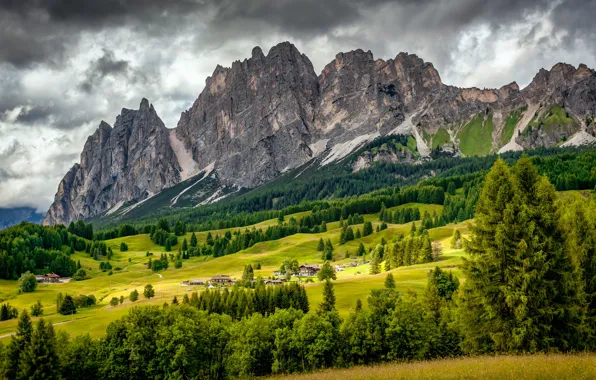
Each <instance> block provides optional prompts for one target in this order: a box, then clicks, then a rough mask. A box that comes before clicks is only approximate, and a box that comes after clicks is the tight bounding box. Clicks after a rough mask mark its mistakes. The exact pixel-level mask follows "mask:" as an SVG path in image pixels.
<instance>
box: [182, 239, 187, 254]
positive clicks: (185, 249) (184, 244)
mask: <svg viewBox="0 0 596 380" xmlns="http://www.w3.org/2000/svg"><path fill="white" fill-rule="evenodd" d="M181 249H182V252H186V251H188V242H187V241H186V238H184V240H183V241H182V248H181Z"/></svg>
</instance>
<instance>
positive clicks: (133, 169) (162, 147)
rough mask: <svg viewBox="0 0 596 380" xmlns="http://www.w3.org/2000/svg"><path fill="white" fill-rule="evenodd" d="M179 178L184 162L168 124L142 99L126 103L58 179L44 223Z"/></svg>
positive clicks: (91, 212)
mask: <svg viewBox="0 0 596 380" xmlns="http://www.w3.org/2000/svg"><path fill="white" fill-rule="evenodd" d="M179 181H180V166H179V165H178V161H177V159H176V156H175V154H174V152H173V151H172V148H171V146H170V142H169V137H168V130H167V129H166V127H165V126H164V124H163V122H162V121H161V119H160V118H159V117H158V116H157V113H156V112H155V110H154V109H153V106H152V105H149V102H148V101H147V100H146V99H143V101H142V102H141V105H140V108H139V110H129V109H123V110H122V113H121V114H120V115H119V116H118V117H117V119H116V123H115V124H114V128H112V127H110V126H109V125H108V124H107V123H105V122H102V123H101V124H100V126H99V128H98V129H97V130H96V131H95V133H94V134H93V135H91V136H90V137H89V138H88V139H87V142H86V143H85V147H84V149H83V152H82V153H81V162H80V164H75V165H74V166H73V167H72V168H71V169H70V170H69V172H68V173H67V174H66V176H65V177H64V179H62V182H60V185H59V187H58V192H57V193H56V197H55V201H54V203H53V204H52V206H51V207H50V210H49V211H48V213H47V215H46V218H45V220H44V223H45V224H57V223H63V224H67V223H69V222H70V221H72V220H76V219H85V218H89V217H93V216H95V215H98V214H100V213H102V212H104V211H106V210H109V209H110V208H112V207H114V206H116V205H118V204H122V203H124V202H126V201H130V200H133V199H136V200H139V199H143V198H144V197H147V196H148V195H149V194H152V193H157V192H159V191H161V190H162V189H164V188H167V187H170V186H173V185H175V184H176V183H178V182H179Z"/></svg>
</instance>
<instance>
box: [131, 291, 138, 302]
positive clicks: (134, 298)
mask: <svg viewBox="0 0 596 380" xmlns="http://www.w3.org/2000/svg"><path fill="white" fill-rule="evenodd" d="M128 299H129V300H130V302H136V301H138V299H139V291H138V290H136V289H135V290H133V291H132V292H130V295H129V296H128Z"/></svg>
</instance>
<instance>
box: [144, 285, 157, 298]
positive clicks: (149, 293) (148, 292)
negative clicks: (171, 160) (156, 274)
mask: <svg viewBox="0 0 596 380" xmlns="http://www.w3.org/2000/svg"><path fill="white" fill-rule="evenodd" d="M143 297H145V298H147V299H150V298H153V297H155V289H153V285H151V284H147V285H145V290H143Z"/></svg>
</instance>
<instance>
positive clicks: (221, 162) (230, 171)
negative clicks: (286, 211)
mask: <svg viewBox="0 0 596 380" xmlns="http://www.w3.org/2000/svg"><path fill="white" fill-rule="evenodd" d="M318 96H319V88H318V81H317V76H316V74H315V72H314V69H313V66H312V64H311V62H310V60H309V59H308V58H307V57H306V56H305V55H304V54H300V52H299V51H298V50H297V49H296V47H294V45H292V44H289V43H282V44H279V45H277V46H275V47H273V48H272V49H271V51H269V54H267V56H265V55H264V54H263V52H262V51H261V49H260V48H258V47H257V48H255V49H253V52H252V57H251V58H250V59H248V60H244V61H243V62H240V61H236V62H234V63H233V64H232V67H231V68H223V67H221V66H218V67H217V69H216V70H215V72H214V73H213V75H212V76H211V77H209V78H208V79H207V82H206V86H205V89H204V90H203V92H202V93H201V95H200V96H199V98H198V99H197V101H196V102H195V103H194V105H193V106H192V108H191V109H190V110H188V111H186V112H184V113H183V114H182V117H181V119H180V121H179V123H178V127H177V129H176V134H177V136H178V137H179V138H180V139H182V140H183V141H184V143H185V146H186V147H187V148H188V149H191V150H192V154H193V158H194V160H195V161H196V162H197V163H198V164H199V167H200V168H204V167H206V166H208V165H210V164H211V163H214V162H215V167H216V168H217V172H218V175H219V177H220V179H221V180H222V181H223V182H224V183H226V184H228V185H232V184H233V185H236V186H241V187H254V186H258V185H261V184H262V183H264V182H265V181H268V180H270V179H272V178H274V177H275V176H277V175H278V174H280V173H281V172H283V171H284V170H288V169H291V168H294V167H296V166H298V165H301V164H303V163H304V162H306V161H308V160H309V159H311V158H312V151H311V150H310V149H309V147H308V145H309V143H310V139H311V130H312V122H313V117H314V109H315V103H316V100H317V99H318Z"/></svg>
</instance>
